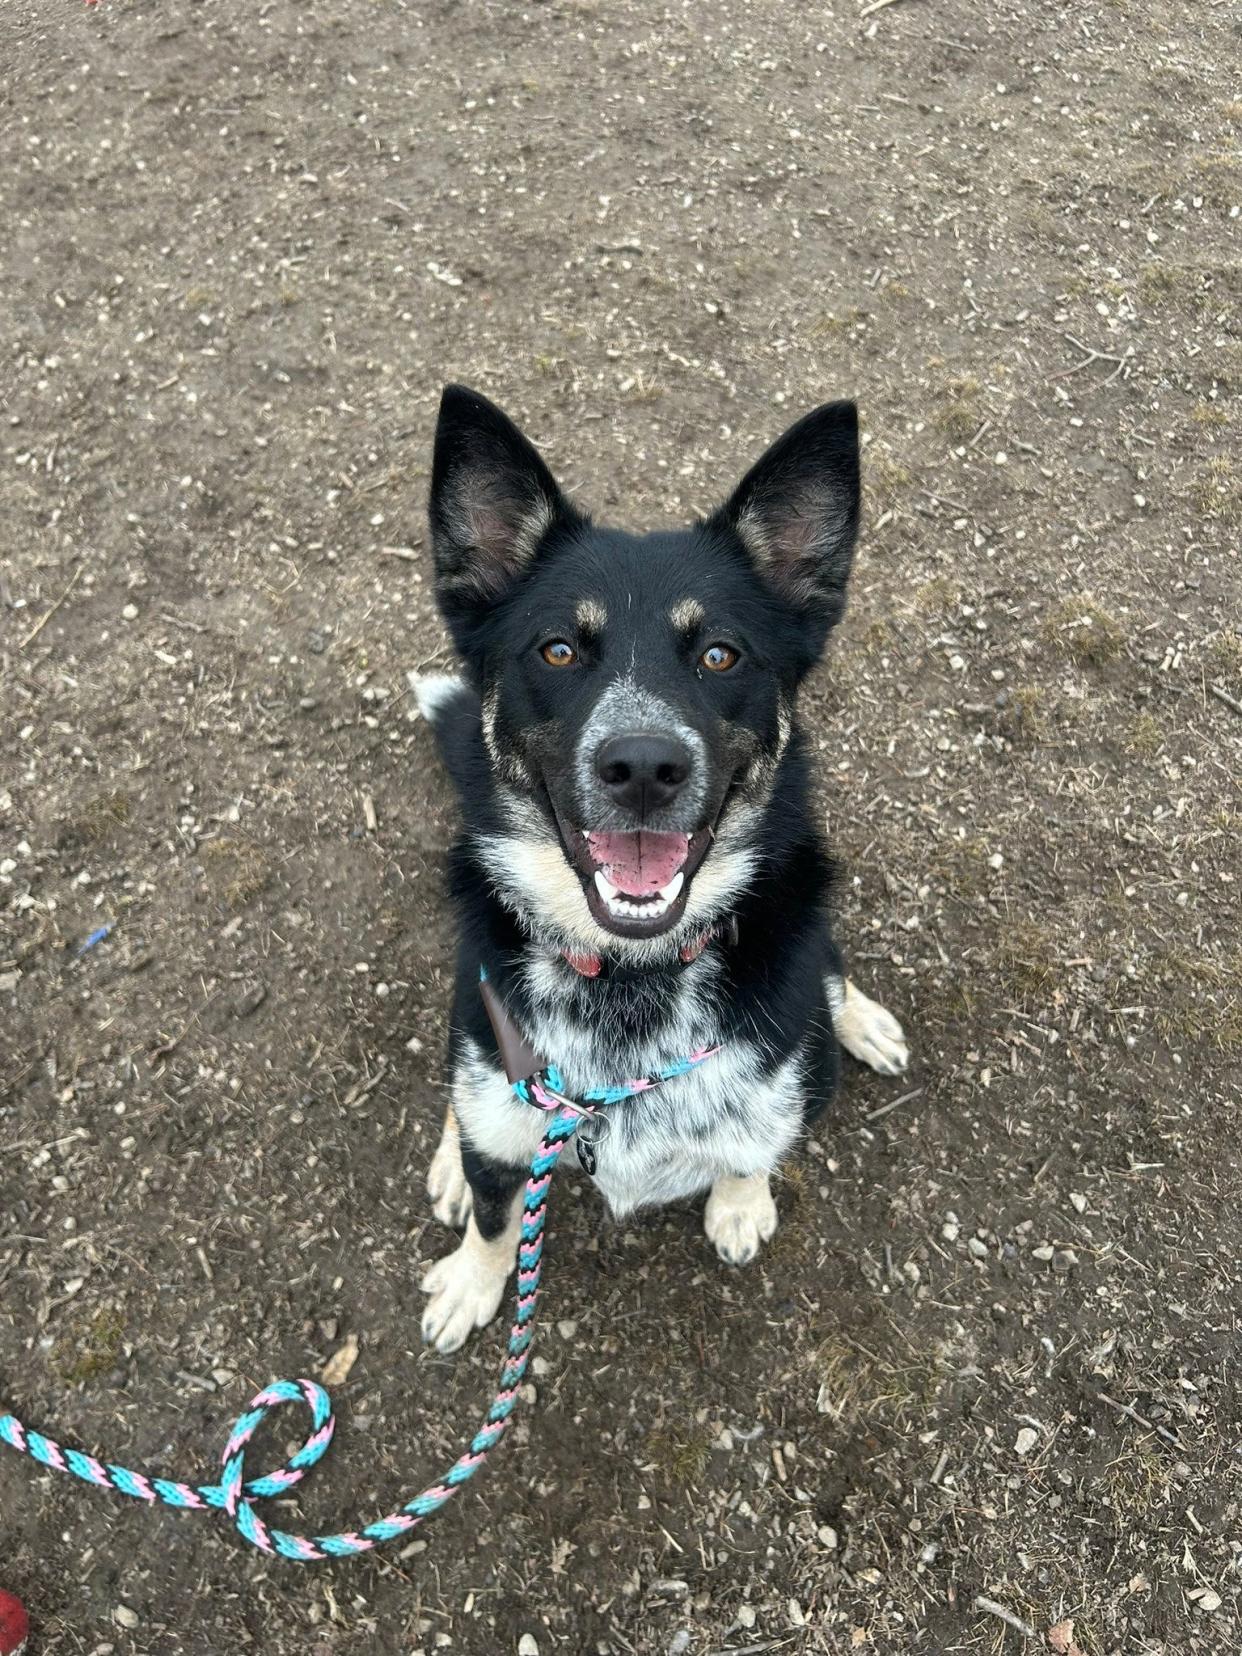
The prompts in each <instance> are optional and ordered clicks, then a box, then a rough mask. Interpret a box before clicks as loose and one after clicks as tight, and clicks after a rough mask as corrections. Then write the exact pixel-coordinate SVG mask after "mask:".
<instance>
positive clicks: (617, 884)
mask: <svg viewBox="0 0 1242 1656" xmlns="http://www.w3.org/2000/svg"><path fill="white" fill-rule="evenodd" d="M557 823H558V826H559V827H560V830H561V838H562V840H563V841H564V844H565V849H566V852H567V854H568V857H569V860H570V862H571V863H572V864H573V866H574V868H575V869H576V870H577V872H578V874H579V875H580V876H581V878H582V882H583V886H584V888H585V890H586V899H587V907H588V908H589V909H590V911H591V917H592V918H593V919H594V920H595V921H596V923H597V924H598V925H600V926H603V927H604V929H605V930H607V931H611V932H616V933H617V935H618V936H621V937H656V936H658V935H659V934H660V933H661V932H665V931H668V930H670V929H671V927H673V926H675V925H676V924H677V922H678V921H679V920H680V919H681V916H682V914H683V913H684V912H685V907H686V899H687V898H688V897H689V894H690V881H691V879H692V878H693V875H694V872H695V870H696V869H697V868H698V866H699V864H700V863H701V862H702V861H703V858H704V856H705V855H706V853H707V849H708V846H709V845H710V844H711V840H712V830H711V828H702V829H700V830H699V832H698V833H696V834H658V833H653V832H651V831H650V830H649V829H646V828H636V829H633V830H630V831H628V832H625V833H620V832H613V831H609V832H598V833H593V832H590V831H588V830H587V829H583V828H571V827H569V826H568V825H567V824H566V823H564V822H562V821H561V819H560V816H559V813H558V814H557Z"/></svg>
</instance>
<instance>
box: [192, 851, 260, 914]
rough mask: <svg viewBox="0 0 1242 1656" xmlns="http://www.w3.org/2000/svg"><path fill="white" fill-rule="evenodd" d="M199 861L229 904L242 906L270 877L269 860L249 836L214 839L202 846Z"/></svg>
mask: <svg viewBox="0 0 1242 1656" xmlns="http://www.w3.org/2000/svg"><path fill="white" fill-rule="evenodd" d="M202 856H203V862H204V864H205V865H206V867H207V870H208V873H209V874H210V876H211V878H212V881H213V883H214V884H215V886H216V887H217V889H218V890H219V891H220V892H221V893H222V895H223V897H224V900H225V902H226V903H227V904H228V905H229V907H230V908H243V907H244V906H245V905H246V904H247V903H249V902H252V901H253V900H254V898H256V897H257V896H258V895H259V893H260V892H261V891H264V890H266V888H267V886H268V885H269V884H270V883H271V878H272V860H271V858H270V857H269V856H268V854H267V852H266V851H264V850H263V849H262V847H261V846H258V845H255V844H253V843H252V842H251V841H250V840H239V839H214V840H208V841H207V843H206V845H204V846H203V851H202Z"/></svg>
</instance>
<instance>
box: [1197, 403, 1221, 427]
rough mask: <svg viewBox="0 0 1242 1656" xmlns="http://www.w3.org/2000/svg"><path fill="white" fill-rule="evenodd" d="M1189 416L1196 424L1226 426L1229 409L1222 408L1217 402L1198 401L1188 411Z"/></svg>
mask: <svg viewBox="0 0 1242 1656" xmlns="http://www.w3.org/2000/svg"><path fill="white" fill-rule="evenodd" d="M1190 417H1191V419H1192V420H1193V421H1194V422H1195V424H1196V425H1197V426H1209V427H1210V426H1227V425H1228V424H1229V410H1228V409H1227V408H1222V407H1221V405H1220V404H1219V403H1214V402H1208V401H1206V400H1205V401H1203V402H1198V403H1196V404H1195V406H1194V407H1193V408H1192V409H1191V411H1190Z"/></svg>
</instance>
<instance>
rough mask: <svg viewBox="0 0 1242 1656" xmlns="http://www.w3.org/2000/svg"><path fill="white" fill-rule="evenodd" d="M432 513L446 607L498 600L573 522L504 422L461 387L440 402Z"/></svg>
mask: <svg viewBox="0 0 1242 1656" xmlns="http://www.w3.org/2000/svg"><path fill="white" fill-rule="evenodd" d="M430 515H431V544H432V549H433V551H434V554H435V569H436V585H437V587H438V588H439V591H440V596H441V599H442V600H447V601H448V602H449V603H450V605H459V604H462V603H465V604H470V603H477V602H479V601H486V600H488V599H490V598H494V597H496V596H497V595H498V594H499V593H501V592H503V591H504V589H505V587H506V586H508V585H509V583H510V581H512V580H514V579H515V578H516V577H517V576H518V575H520V574H521V572H522V570H523V569H524V568H525V567H526V565H527V564H528V563H529V562H530V560H531V559H532V558H533V557H534V555H535V552H536V551H537V549H538V547H539V543H540V541H541V540H542V539H543V537H544V536H545V535H546V534H547V532H548V530H549V529H550V528H551V527H552V525H553V524H554V523H556V522H557V521H558V520H561V521H566V522H573V521H576V520H577V516H578V514H577V513H575V512H574V510H573V508H572V507H571V506H570V505H569V503H568V502H567V501H566V500H565V497H564V496H563V495H562V494H561V491H560V489H559V488H558V487H557V485H556V482H555V480H554V478H553V476H552V473H551V472H550V471H549V470H548V468H547V466H545V465H544V463H543V460H542V459H541V458H540V456H539V454H538V452H537V451H536V449H535V448H534V445H533V444H531V443H529V442H528V441H527V440H526V438H525V437H523V435H522V433H521V432H520V431H519V430H518V428H517V427H516V426H515V425H514V423H513V421H512V420H511V419H510V418H509V416H508V415H507V414H503V413H502V412H501V411H500V409H499V408H497V407H496V405H495V404H494V403H490V402H488V400H487V398H486V397H481V396H480V395H479V393H478V392H477V391H471V390H469V389H468V387H466V386H464V385H449V386H446V387H445V389H444V395H443V396H442V398H441V399H440V419H439V423H438V424H437V426H436V447H435V458H434V460H433V462H432V468H431V501H430Z"/></svg>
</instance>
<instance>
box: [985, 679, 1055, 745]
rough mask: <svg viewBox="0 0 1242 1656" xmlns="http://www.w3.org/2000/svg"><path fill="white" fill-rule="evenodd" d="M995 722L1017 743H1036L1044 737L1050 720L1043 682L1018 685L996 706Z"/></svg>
mask: <svg viewBox="0 0 1242 1656" xmlns="http://www.w3.org/2000/svg"><path fill="white" fill-rule="evenodd" d="M996 725H997V729H998V731H999V733H1000V734H1001V735H1002V736H1004V737H1006V738H1007V739H1008V740H1009V741H1011V742H1012V743H1013V744H1014V746H1015V747H1033V746H1034V745H1035V744H1036V743H1037V742H1042V741H1045V740H1046V739H1047V737H1048V733H1049V724H1048V718H1047V714H1046V711H1045V691H1044V689H1043V686H1042V685H1039V684H1019V685H1015V687H1014V688H1013V689H1012V690H1010V692H1009V694H1008V696H1007V697H1006V699H1005V702H1004V704H1003V705H1002V706H1000V707H998V708H997V710H996Z"/></svg>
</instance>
